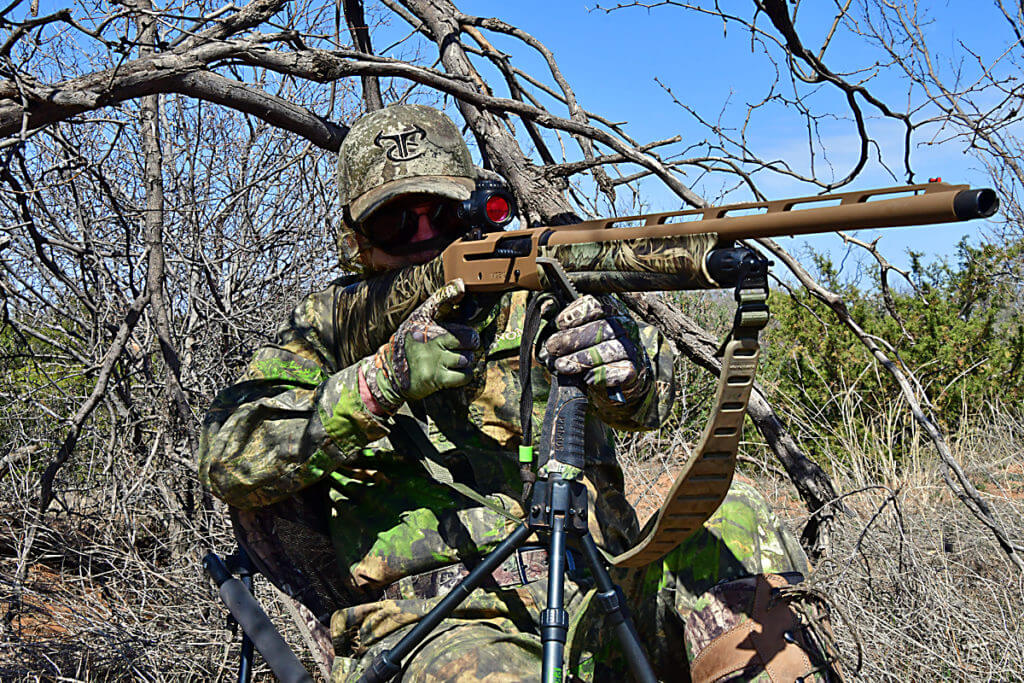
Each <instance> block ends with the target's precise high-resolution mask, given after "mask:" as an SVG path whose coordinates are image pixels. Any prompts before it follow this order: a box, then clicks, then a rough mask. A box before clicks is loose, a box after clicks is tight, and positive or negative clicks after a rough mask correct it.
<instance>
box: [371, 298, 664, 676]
mask: <svg viewBox="0 0 1024 683" xmlns="http://www.w3.org/2000/svg"><path fill="white" fill-rule="evenodd" d="M563 286H567V291H569V292H572V293H575V290H574V289H572V285H571V284H570V283H569V281H568V279H565V280H564V284H563ZM586 409H587V396H586V393H585V392H584V390H583V387H582V386H581V381H580V379H579V378H578V377H573V376H567V375H559V374H555V375H554V377H553V380H552V383H551V394H550V397H549V399H548V405H547V410H546V412H545V415H544V427H543V432H542V434H543V436H542V439H541V447H540V451H541V452H540V455H541V457H540V459H539V462H540V465H541V472H544V473H545V474H543V475H541V476H540V477H539V478H538V479H537V481H536V482H535V483H534V485H533V491H532V498H531V501H530V506H529V512H528V515H527V518H526V520H525V521H524V522H523V523H522V524H520V525H519V527H518V528H516V529H515V530H514V531H513V532H512V533H511V534H510V535H509V536H508V537H507V538H506V539H505V540H504V541H502V542H501V543H500V544H499V545H498V547H496V548H495V549H494V550H493V551H491V553H490V554H489V555H487V557H485V558H484V559H483V561H482V562H481V563H480V564H479V565H477V566H476V567H475V568H474V569H473V571H472V572H470V574H469V575H468V576H467V577H466V578H464V579H463V580H462V581H461V582H460V583H459V584H458V585H457V586H455V587H454V588H453V589H452V590H451V591H450V592H449V593H448V595H447V596H445V597H444V598H443V599H442V600H441V602H440V603H438V605H437V606H436V607H434V609H432V610H431V611H430V612H429V613H428V614H427V615H426V616H425V617H424V618H423V619H422V620H421V621H420V622H419V623H418V624H417V625H416V626H415V627H413V629H412V630H411V631H410V632H409V633H408V634H407V635H406V636H405V637H404V638H402V640H400V641H399V642H398V644H397V645H396V646H395V647H393V648H392V649H390V650H387V651H385V652H383V653H382V654H381V655H379V656H378V657H377V658H376V659H375V660H374V661H373V663H372V665H371V666H370V668H369V670H368V671H366V672H365V673H364V674H363V676H362V677H361V678H360V679H359V680H360V681H363V682H365V683H380V682H383V681H388V680H390V679H391V678H393V677H394V676H395V675H397V674H398V673H399V671H401V662H402V659H403V658H404V657H405V656H407V655H408V654H409V653H411V652H412V651H413V650H415V649H416V647H417V646H418V645H419V644H420V643H421V642H422V641H423V639H424V638H426V637H427V636H428V635H429V634H430V632H431V631H433V630H434V628H435V627H437V626H438V625H439V624H440V623H441V622H442V621H443V620H444V619H446V618H447V617H448V616H449V615H450V614H451V613H452V611H454V610H455V608H456V607H458V605H459V604H460V603H461V602H462V601H463V600H464V599H465V598H466V597H468V596H469V594H470V593H472V592H473V590H474V589H476V588H477V587H478V586H479V585H480V584H481V582H483V581H484V580H485V579H487V578H488V577H490V575H491V572H493V571H494V570H495V569H496V568H497V567H498V566H499V565H500V564H501V563H502V562H504V561H505V560H506V559H507V558H508V557H509V556H510V555H511V554H512V553H513V552H515V551H516V549H518V548H519V547H520V546H522V545H523V544H524V543H525V542H526V540H527V539H528V538H529V537H530V536H531V535H532V534H533V533H535V532H537V531H542V532H546V533H547V534H548V535H549V543H548V601H547V608H546V609H545V610H544V611H543V612H542V613H541V623H540V632H541V643H542V645H543V664H542V680H543V681H544V683H556V682H560V681H562V680H563V673H562V667H563V660H564V650H565V642H566V638H567V634H568V631H569V614H568V612H567V611H566V610H565V608H564V605H563V596H564V589H565V573H566V569H567V566H566V541H567V539H568V536H569V535H573V536H576V537H577V538H578V539H579V541H580V544H581V546H582V549H583V556H584V558H585V560H586V563H587V566H588V567H589V568H590V571H591V573H592V575H593V577H594V579H595V582H596V584H597V589H598V592H597V595H596V597H597V600H598V602H599V604H600V605H601V607H602V608H603V610H604V612H605V614H606V615H607V619H608V620H609V622H610V624H611V626H612V628H613V629H614V631H615V634H616V636H617V637H618V639H619V642H620V644H621V645H622V647H623V650H624V652H625V654H626V659H627V661H628V663H629V666H630V669H631V670H632V672H633V676H634V677H635V678H636V680H638V681H641V682H642V683H653V682H655V681H656V680H657V679H656V678H655V676H654V672H653V671H652V670H651V666H650V664H649V663H648V662H647V658H646V656H645V654H644V651H643V648H642V647H641V645H640V640H639V637H638V636H637V633H636V628H635V627H634V625H633V622H632V620H631V619H630V616H629V612H628V610H627V608H626V605H625V601H624V600H623V598H622V593H621V592H620V591H619V590H618V589H617V588H616V586H615V585H614V584H613V583H612V580H611V577H610V576H609V574H608V570H607V569H606V568H605V565H604V559H603V558H602V556H601V551H600V550H599V549H598V547H597V544H596V543H595V542H594V539H593V537H592V536H591V535H590V531H589V528H588V525H587V491H586V487H585V486H584V485H583V483H582V482H580V481H578V479H577V478H576V477H578V476H579V473H581V472H582V470H583V464H584V461H583V439H584V415H585V413H586ZM545 465H547V467H544V466H545ZM563 473H574V474H572V475H571V476H570V477H569V478H563V477H562V474H563Z"/></svg>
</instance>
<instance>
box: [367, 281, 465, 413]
mask: <svg viewBox="0 0 1024 683" xmlns="http://www.w3.org/2000/svg"><path fill="white" fill-rule="evenodd" d="M465 293H466V285H465V283H464V282H463V281H462V280H461V279H455V280H452V281H451V282H449V283H448V284H446V285H444V286H443V287H441V288H440V289H439V290H437V291H436V292H434V294H433V295H432V296H431V297H430V298H429V299H427V300H426V301H424V302H423V303H422V304H420V306H419V307H418V308H417V309H416V310H415V311H413V312H412V314H411V315H410V316H409V317H408V318H407V319H406V320H405V321H404V322H403V323H402V324H401V325H399V326H398V329H397V330H396V331H395V333H394V334H393V335H392V336H391V339H390V340H389V341H388V343H386V344H384V345H383V346H381V347H380V349H379V350H378V351H377V353H376V355H374V356H373V358H369V359H367V360H365V361H364V362H363V367H362V371H363V376H364V377H365V379H366V386H367V389H368V391H369V392H370V395H371V396H372V397H373V399H374V400H375V401H376V402H377V404H378V405H379V406H380V407H381V408H382V409H383V410H384V412H387V413H389V414H391V413H394V412H395V411H397V410H398V409H399V408H400V407H401V405H402V403H403V402H404V401H416V400H419V399H421V398H425V397H427V396H429V395H430V394H432V393H434V392H435V391H440V390H441V389H451V388H453V387H460V386H462V385H464V384H466V383H468V382H469V380H470V379H471V378H472V374H473V359H474V354H473V352H474V351H475V350H476V349H478V348H479V347H480V335H479V334H477V332H476V330H474V329H473V328H471V327H469V326H468V325H463V324H461V323H455V322H445V321H444V319H445V318H448V317H450V316H451V315H452V314H453V312H454V310H455V307H456V305H457V304H458V303H459V301H460V300H461V299H462V297H463V296H464V295H465Z"/></svg>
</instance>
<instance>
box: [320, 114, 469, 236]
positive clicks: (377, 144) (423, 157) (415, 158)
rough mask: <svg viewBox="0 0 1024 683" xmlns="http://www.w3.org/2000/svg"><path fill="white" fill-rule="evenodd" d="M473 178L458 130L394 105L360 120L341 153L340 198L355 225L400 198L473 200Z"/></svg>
mask: <svg viewBox="0 0 1024 683" xmlns="http://www.w3.org/2000/svg"><path fill="white" fill-rule="evenodd" d="M475 178H476V174H475V172H474V170H473V160H472V158H471V157H470V155H469V148H468V147H467V146H466V142H465V140H463V139H462V135H461V134H460V133H459V129H458V128H457V127H456V125H455V124H454V123H453V122H452V120H451V119H449V118H448V117H447V116H445V115H444V114H442V113H441V112H439V111H438V110H436V109H433V108H431V107H425V106H423V105H419V104H401V105H394V106H391V107H386V108H384V109H381V110H378V111H375V112H372V113H370V114H367V115H366V116H364V117H362V118H360V119H359V120H358V121H356V122H355V123H354V124H352V128H351V129H350V130H349V132H348V135H346V136H345V140H344V142H342V143H341V150H340V151H339V153H338V193H339V196H340V198H341V204H342V206H347V207H348V211H349V215H350V216H351V219H352V220H353V221H354V222H355V223H357V224H358V223H361V222H363V221H364V220H365V219H366V217H367V216H369V215H370V214H371V213H373V212H374V211H375V210H376V209H378V208H380V207H381V206H383V205H384V204H386V203H388V202H389V201H391V200H393V199H395V198H396V197H400V196H402V195H408V194H433V195H439V196H442V197H450V198H452V199H457V200H464V199H469V195H470V193H471V192H472V191H473V189H474V187H475V186H476V185H475Z"/></svg>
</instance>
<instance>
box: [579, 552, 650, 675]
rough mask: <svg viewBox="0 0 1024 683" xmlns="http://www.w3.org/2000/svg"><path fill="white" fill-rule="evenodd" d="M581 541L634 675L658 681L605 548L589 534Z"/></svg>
mask: <svg viewBox="0 0 1024 683" xmlns="http://www.w3.org/2000/svg"><path fill="white" fill-rule="evenodd" d="M581 541H582V543H583V554H584V556H585V557H586V559H587V566H589V567H590V571H591V572H593V574H594V579H595V581H596V582H597V591H598V593H597V599H598V601H599V602H600V603H601V607H603V608H604V611H605V614H606V615H607V619H608V624H609V625H610V626H611V627H612V628H613V629H614V631H615V635H616V637H617V638H618V639H619V644H620V645H621V646H622V650H623V653H624V654H625V655H626V661H627V662H628V663H629V669H630V671H632V672H633V677H634V678H635V679H636V680H637V681H640V682H641V683H657V680H658V679H657V678H655V676H654V671H653V670H652V669H651V664H650V662H648V661H647V655H646V654H645V653H644V649H643V647H641V646H640V636H638V635H637V632H636V626H634V625H633V620H632V619H631V618H630V616H629V610H628V609H627V607H626V604H625V602H623V600H622V594H621V593H620V592H619V590H618V588H616V587H615V584H614V583H612V578H611V577H610V576H609V575H608V570H607V569H605V566H604V560H603V559H602V558H601V551H600V550H598V549H597V544H596V543H594V539H593V537H592V536H591V535H590V534H589V533H587V534H584V535H583V536H582V537H581Z"/></svg>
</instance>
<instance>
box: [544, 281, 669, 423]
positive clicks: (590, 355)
mask: <svg viewBox="0 0 1024 683" xmlns="http://www.w3.org/2000/svg"><path fill="white" fill-rule="evenodd" d="M555 326H556V327H557V328H558V331H557V332H555V333H554V334H552V335H551V336H550V337H548V340H547V342H545V344H544V349H545V351H546V352H547V354H548V356H549V363H550V365H551V367H553V368H554V370H555V371H556V372H560V373H562V374H565V375H579V374H582V375H583V381H584V383H585V384H586V386H587V388H589V389H591V390H598V392H597V394H598V395H601V396H606V395H615V394H617V393H618V394H620V395H621V396H620V398H621V401H620V402H622V403H627V404H632V403H634V402H635V401H637V400H639V399H642V398H643V397H644V396H645V395H646V394H647V392H648V391H650V389H651V384H652V382H653V381H654V380H653V376H652V372H651V363H650V359H648V357H647V352H646V351H644V347H643V345H642V344H641V343H640V332H639V329H638V328H637V324H636V321H634V320H633V319H632V318H630V317H629V316H626V315H624V314H622V313H621V312H620V311H617V310H614V309H613V308H612V307H611V305H610V304H603V303H602V302H601V301H600V300H598V299H597V298H596V297H594V296H591V295H589V294H588V295H586V296H582V297H580V298H579V299H576V300H575V301H573V302H572V303H570V304H569V305H568V306H567V307H566V308H565V310H563V311H562V312H561V313H559V314H558V316H557V317H556V318H555Z"/></svg>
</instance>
